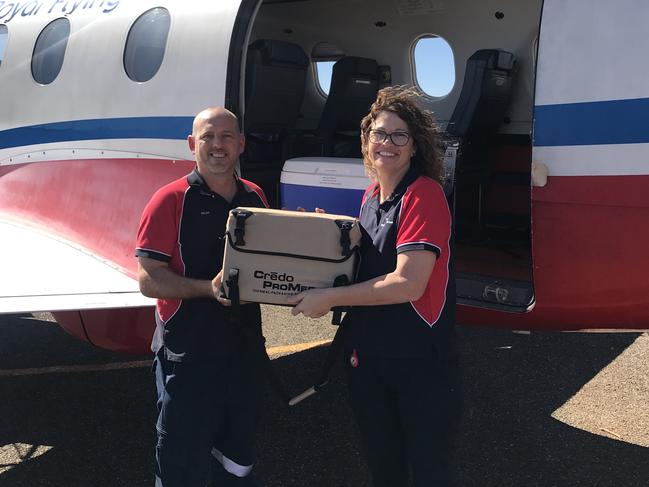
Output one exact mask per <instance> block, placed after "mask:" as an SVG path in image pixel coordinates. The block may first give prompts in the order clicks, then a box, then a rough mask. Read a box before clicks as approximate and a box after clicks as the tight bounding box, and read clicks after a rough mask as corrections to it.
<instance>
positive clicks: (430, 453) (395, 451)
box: [345, 350, 460, 487]
mask: <svg viewBox="0 0 649 487" xmlns="http://www.w3.org/2000/svg"><path fill="white" fill-rule="evenodd" d="M351 353H352V352H351V350H349V351H347V352H346V353H345V359H346V362H347V365H346V368H347V378H348V385H349V395H350V403H351V406H352V409H353V411H354V415H355V417H356V421H357V423H358V426H359V429H360V433H361V440H362V445H363V450H364V454H365V459H366V462H367V465H368V467H369V470H370V473H371V476H372V483H373V486H374V487H408V486H409V485H410V484H409V483H408V478H409V476H410V474H411V475H412V481H413V485H414V486H415V487H446V486H448V485H449V475H448V470H449V469H448V459H449V453H450V448H451V442H450V439H451V434H452V429H453V426H454V421H455V420H456V419H457V417H458V416H459V414H458V410H457V408H458V407H459V401H460V394H459V389H458V388H459V383H457V382H455V381H454V379H453V376H452V373H451V371H450V370H449V363H447V362H442V361H440V360H438V359H437V356H436V354H435V352H434V351H433V352H431V356H430V357H426V358H408V359H401V358H382V357H372V356H364V355H363V352H362V350H358V351H357V355H356V357H357V361H352V360H350V358H351ZM352 362H356V367H354V366H353V365H352Z"/></svg>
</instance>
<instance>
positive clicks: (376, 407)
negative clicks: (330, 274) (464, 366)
mask: <svg viewBox="0 0 649 487" xmlns="http://www.w3.org/2000/svg"><path fill="white" fill-rule="evenodd" d="M418 97H419V95H418V93H417V92H416V91H414V90H413V89H408V88H403V87H389V88H384V89H382V90H380V91H379V93H378V96H377V99H376V101H375V102H374V104H373V105H372V107H371V109H370V113H369V114H368V115H367V116H366V117H365V118H363V120H362V122H361V145H362V151H363V161H364V164H365V167H366V170H367V172H368V174H369V176H370V177H371V179H372V180H373V181H374V183H375V184H373V185H372V186H370V187H369V188H368V189H367V190H366V192H365V195H364V196H363V202H362V206H361V214H360V222H361V226H362V227H363V229H364V240H363V245H362V250H361V264H360V269H359V276H358V281H359V282H358V283H357V284H354V285H351V286H347V287H343V288H340V287H339V288H328V289H314V290H310V291H306V292H304V293H301V294H298V295H297V296H294V297H292V298H290V301H289V302H290V304H293V305H295V306H294V308H293V311H292V313H293V314H294V315H298V314H300V313H302V314H304V315H305V316H308V317H311V318H317V317H320V316H322V315H324V314H326V313H327V312H329V311H330V310H331V308H332V307H334V306H352V309H351V310H350V311H349V312H348V313H347V315H346V316H345V319H344V322H343V325H342V326H344V330H345V350H346V352H345V354H346V357H347V359H348V360H347V372H348V374H347V377H348V382H349V391H350V400H351V405H352V408H353V410H354V414H355V417H356V420H357V422H358V425H359V427H360V432H361V436H362V440H363V446H364V450H365V454H366V459H367V463H368V466H369V469H370V472H371V475H372V479H373V484H374V486H375V487H383V486H385V487H401V486H403V487H406V486H407V485H408V475H409V469H410V470H411V472H412V477H413V481H414V485H415V486H416V487H434V486H442V485H448V479H447V473H446V471H447V468H446V464H447V462H446V457H447V456H448V447H447V441H446V440H447V438H446V437H447V434H446V429H447V425H448V424H449V421H448V420H449V417H448V414H447V413H448V404H449V401H448V394H449V389H450V387H449V385H448V381H447V378H446V373H445V370H444V367H445V365H444V364H445V358H446V354H447V351H448V347H449V344H450V342H451V338H452V335H453V333H452V331H453V322H454V312H455V289H454V285H453V283H454V280H453V276H452V275H451V272H452V271H451V269H450V267H449V264H450V238H451V217H450V213H449V209H448V205H447V202H446V198H445V195H444V192H443V190H442V186H441V184H440V183H441V180H442V174H443V160H442V158H441V156H440V151H439V142H440V141H439V138H440V135H439V132H438V130H437V128H436V125H435V122H434V120H433V118H432V117H431V115H430V114H429V113H428V112H426V111H424V110H422V109H421V108H420V107H419V105H418V104H417V98H418Z"/></svg>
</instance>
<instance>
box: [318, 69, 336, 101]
mask: <svg viewBox="0 0 649 487" xmlns="http://www.w3.org/2000/svg"><path fill="white" fill-rule="evenodd" d="M334 64H336V61H316V62H315V73H316V78H317V80H318V88H320V91H321V92H322V93H323V94H325V95H328V94H329V88H330V87H331V72H332V70H333V67H334Z"/></svg>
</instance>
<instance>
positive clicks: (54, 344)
mask: <svg viewBox="0 0 649 487" xmlns="http://www.w3.org/2000/svg"><path fill="white" fill-rule="evenodd" d="M264 314H265V319H266V321H265V325H264V326H265V333H266V335H267V339H268V341H267V344H268V346H269V347H270V350H271V352H272V353H273V356H274V357H275V359H274V365H275V367H276V369H277V371H278V373H279V374H280V376H281V377H282V378H283V380H284V382H285V383H286V384H287V385H288V386H289V387H290V388H291V390H292V392H299V391H301V390H302V389H303V388H305V387H307V386H308V385H310V384H311V382H312V381H313V379H314V378H315V376H316V375H317V373H318V371H319V368H320V365H321V364H322V362H323V361H324V358H325V354H326V346H320V347H315V348H309V344H313V343H319V342H321V341H322V340H326V339H328V338H330V337H331V335H332V334H333V331H334V327H332V326H331V325H329V324H328V323H327V321H326V320H324V319H321V320H317V321H316V322H308V321H306V320H303V319H302V320H295V319H293V318H291V317H290V315H289V314H288V313H287V310H286V309H282V308H266V309H265V310H264ZM47 319H48V316H47V315H38V316H37V317H36V318H34V317H32V316H31V315H23V316H15V315H6V316H0V487H5V486H11V487H19V486H20V487H22V486H25V487H37V486H57V487H59V486H61V487H63V486H65V487H77V486H80V487H81V486H83V487H89V486H92V487H103V486H106V487H108V486H110V487H118V486H125V487H126V486H128V487H140V486H142V487H143V486H151V485H152V478H153V477H152V472H153V444H154V436H155V435H154V430H155V428H154V422H155V403H154V397H155V393H154V385H153V380H152V376H151V373H150V368H149V362H150V357H148V356H144V357H133V356H126V355H119V354H115V353H110V352H106V351H102V350H99V349H96V348H94V347H92V346H91V345H89V344H86V343H82V342H79V341H77V340H75V339H73V338H71V337H69V336H68V335H67V334H66V333H65V332H63V331H62V330H61V329H60V328H59V327H58V326H56V325H55V324H54V323H52V322H49V321H47ZM458 338H459V340H458V341H459V360H458V369H457V371H458V376H459V379H458V386H460V385H461V388H462V390H463V402H462V407H461V409H458V415H459V423H458V428H457V434H456V436H455V440H454V448H453V451H452V452H451V458H452V462H451V470H452V472H453V477H454V481H455V485H456V486H461V487H473V486H476V487H478V486H479V487H490V486H494V487H496V486H497V487H505V486H512V487H514V486H515V487H520V486H523V487H527V486H530V487H532V486H539V487H551V486H557V487H564V486H565V487H574V486H587V487H591V486H592V487H605V486H611V487H613V486H615V487H619V486H622V487H645V486H649V360H648V358H649V336H648V335H646V334H637V333H632V334H608V333H607V334H578V333H532V334H530V335H522V334H514V333H512V332H510V331H506V330H498V329H488V328H470V327H459V328H458ZM305 343H306V345H302V344H305ZM342 375H343V374H342V361H339V362H338V365H337V367H336V368H335V369H334V372H333V376H332V381H331V383H330V385H328V386H327V388H326V389H325V390H323V391H322V392H321V393H320V394H318V395H316V396H314V397H311V398H309V399H307V400H306V401H304V402H303V403H301V404H300V405H298V406H295V407H294V408H290V409H289V408H288V407H286V406H284V405H283V404H281V403H280V401H279V400H277V399H276V397H275V396H274V395H273V394H272V392H271V391H270V390H269V391H267V394H266V397H265V407H264V417H263V421H262V427H261V429H260V432H259V439H258V444H259V462H258V464H257V467H256V472H257V474H258V477H259V478H260V480H262V482H261V483H262V485H263V486H266V487H293V486H295V487H297V486H300V487H304V486H309V487H369V485H370V484H369V482H368V478H367V472H366V470H365V467H364V464H363V461H362V456H361V452H360V447H359V441H358V434H357V430H356V427H355V425H354V423H353V422H352V421H351V419H350V411H349V408H348V406H347V402H346V391H345V386H344V380H343V377H342Z"/></svg>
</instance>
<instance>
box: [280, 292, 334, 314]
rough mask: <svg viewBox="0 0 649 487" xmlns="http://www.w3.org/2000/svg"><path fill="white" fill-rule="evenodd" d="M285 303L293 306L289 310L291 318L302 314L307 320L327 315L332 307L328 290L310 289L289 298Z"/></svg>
mask: <svg viewBox="0 0 649 487" xmlns="http://www.w3.org/2000/svg"><path fill="white" fill-rule="evenodd" d="M286 302H287V303H288V304H292V305H293V309H292V310H291V314H292V315H293V316H297V315H299V314H300V313H302V314H303V315H304V316H306V317H307V318H320V317H322V316H324V315H326V314H327V313H329V311H331V308H332V307H333V306H334V303H333V302H332V300H331V292H330V290H329V289H310V290H308V291H304V292H301V293H300V294H296V295H295V296H289V297H288V298H286Z"/></svg>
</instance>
